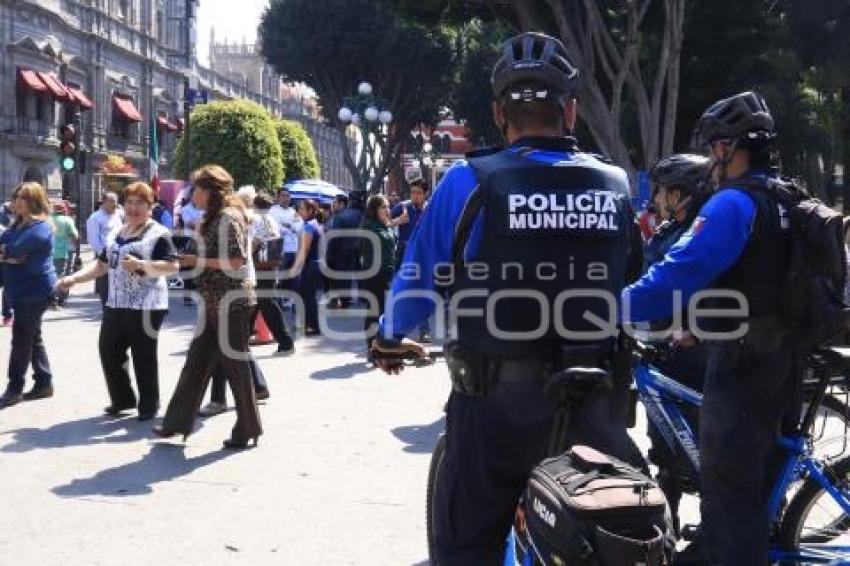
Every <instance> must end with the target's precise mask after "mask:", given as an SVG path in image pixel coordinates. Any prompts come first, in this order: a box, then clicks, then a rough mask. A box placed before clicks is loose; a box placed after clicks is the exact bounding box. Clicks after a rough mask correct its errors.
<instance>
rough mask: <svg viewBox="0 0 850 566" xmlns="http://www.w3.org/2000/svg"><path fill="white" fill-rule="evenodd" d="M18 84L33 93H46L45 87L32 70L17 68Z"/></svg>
mask: <svg viewBox="0 0 850 566" xmlns="http://www.w3.org/2000/svg"><path fill="white" fill-rule="evenodd" d="M18 84H19V85H20V86H22V87H24V88H26V89H29V90H31V91H34V92H40V93H45V92H47V85H46V84H44V83H43V82H42V81H41V79H40V78H38V73H36V72H35V71H33V70H32V69H23V68H21V67H18Z"/></svg>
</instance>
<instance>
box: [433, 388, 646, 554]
mask: <svg viewBox="0 0 850 566" xmlns="http://www.w3.org/2000/svg"><path fill="white" fill-rule="evenodd" d="M553 413H554V408H553V406H552V405H551V403H550V402H549V400H548V399H547V398H546V397H545V396H544V395H543V392H542V387H541V386H540V385H539V384H534V383H520V384H503V385H499V386H496V387H495V388H494V391H492V392H491V393H490V394H489V395H488V396H486V397H470V396H467V395H463V394H460V393H452V395H451V397H450V398H449V404H448V408H447V415H446V452H445V456H444V459H443V467H442V468H441V470H440V475H439V476H438V481H437V485H436V491H435V493H434V513H435V516H434V531H435V538H436V545H437V554H438V561H439V564H440V565H441V566H454V565H470V566H484V565H498V564H501V563H502V560H503V557H504V552H505V538H506V537H507V535H508V532H509V531H510V528H511V525H512V523H513V519H514V514H515V512H516V508H517V503H518V502H519V498H520V496H521V495H522V492H523V490H524V489H525V486H526V480H527V479H528V476H529V474H530V473H531V470H532V469H534V467H535V466H536V465H537V464H538V463H539V462H540V461H541V460H542V459H543V458H544V457H546V456H547V454H546V449H547V447H548V442H549V435H550V430H551V428H552V420H553ZM568 441H569V444H570V445H572V444H577V443H580V444H586V445H589V446H592V447H594V448H596V449H597V450H600V451H602V452H605V453H607V454H609V455H611V456H614V457H616V458H619V459H621V460H625V461H627V462H630V463H632V464H633V465H635V466H638V467H640V468H645V462H644V461H643V458H642V457H641V454H640V451H639V450H638V448H637V446H636V445H635V444H634V442H632V440H631V438H629V436H628V434H627V432H626V422H625V415H621V414H618V412H617V411H615V410H614V409H612V397H611V394H610V393H603V392H600V393H597V394H595V395H593V396H591V397H589V398H587V399H585V400H584V401H583V403H582V405H581V407H578V408H576V410H575V411H574V412H573V413H572V415H571V418H570V438H568Z"/></svg>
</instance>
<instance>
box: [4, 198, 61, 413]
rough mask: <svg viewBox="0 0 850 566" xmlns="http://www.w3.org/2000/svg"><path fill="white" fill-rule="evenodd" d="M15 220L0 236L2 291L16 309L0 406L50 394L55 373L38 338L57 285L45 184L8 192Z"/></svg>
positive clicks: (7, 405) (41, 341)
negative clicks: (28, 384) (28, 383)
mask: <svg viewBox="0 0 850 566" xmlns="http://www.w3.org/2000/svg"><path fill="white" fill-rule="evenodd" d="M12 210H13V211H14V213H15V220H14V221H13V222H12V225H11V226H9V228H8V229H7V230H6V231H5V232H3V235H2V236H0V260H2V261H3V263H4V266H3V284H4V292H5V293H6V296H7V297H8V299H9V302H10V303H11V306H12V308H13V309H15V318H14V322H13V323H12V349H11V352H10V354H9V384H8V386H7V387H6V392H5V393H4V394H3V396H2V397H0V409H2V408H5V407H10V406H12V405H15V404H17V403H19V402H20V401H22V400H26V401H31V400H34V399H44V398H46V397H52V396H53V374H52V373H51V371H50V362H49V361H48V360H47V350H46V349H45V347H44V341H43V340H42V338H41V318H42V316H43V315H44V311H45V310H46V309H47V305H48V302H49V300H50V297H51V296H52V294H53V289H54V287H55V285H56V270H55V268H54V267H53V227H52V226H51V225H50V223H49V221H48V214H49V213H50V203H49V202H48V200H47V193H46V192H45V190H44V187H42V186H41V185H39V184H38V183H22V184H20V185H18V186H17V188H15V191H14V193H12ZM30 362H32V369H33V374H34V376H33V377H34V379H35V385H34V386H33V388H32V390H30V391H29V392H27V393H24V392H23V390H24V378H25V376H26V372H27V367H29V365H30Z"/></svg>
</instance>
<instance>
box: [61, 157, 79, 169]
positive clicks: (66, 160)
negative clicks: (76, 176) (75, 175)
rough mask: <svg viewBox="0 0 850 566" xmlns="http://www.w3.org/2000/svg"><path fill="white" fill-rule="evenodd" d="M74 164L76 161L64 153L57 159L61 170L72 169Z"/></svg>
mask: <svg viewBox="0 0 850 566" xmlns="http://www.w3.org/2000/svg"><path fill="white" fill-rule="evenodd" d="M76 165H77V161H76V160H75V159H74V158H73V157H71V156H70V155H66V156H64V157H62V158H61V159H59V166H60V167H62V170H63V171H73V170H74V167H76Z"/></svg>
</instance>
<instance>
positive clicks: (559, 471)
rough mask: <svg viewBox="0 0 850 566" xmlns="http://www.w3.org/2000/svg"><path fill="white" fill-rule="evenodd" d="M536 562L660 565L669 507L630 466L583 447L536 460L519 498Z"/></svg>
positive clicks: (666, 547) (667, 552) (666, 553)
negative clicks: (521, 499)
mask: <svg viewBox="0 0 850 566" xmlns="http://www.w3.org/2000/svg"><path fill="white" fill-rule="evenodd" d="M523 504H524V506H525V524H526V530H527V533H526V536H527V537H528V541H529V542H530V545H531V548H532V549H533V552H534V553H535V554H536V557H537V560H538V561H539V562H540V563H542V564H543V565H544V566H549V565H556V564H570V565H589V566H637V565H646V566H662V565H667V564H669V563H670V559H671V556H672V551H673V540H674V539H673V537H672V535H671V533H670V532H669V528H668V520H667V501H666V499H665V498H664V493H663V492H662V491H661V489H660V488H659V487H658V485H657V484H656V483H655V482H654V481H653V480H652V479H650V478H649V477H648V476H646V475H644V474H643V473H641V472H640V471H638V470H637V469H635V468H634V467H632V466H630V465H628V464H626V463H624V462H621V461H619V460H616V459H614V458H611V457H610V456H606V455H605V454H602V453H600V452H597V451H596V450H593V449H592V448H589V447H587V446H574V447H573V448H572V449H571V450H569V451H567V452H566V453H564V454H562V455H561V456H557V457H555V458H549V459H547V460H544V461H543V462H541V463H540V464H539V465H538V466H537V467H536V468H535V469H534V471H533V472H532V474H531V477H530V478H529V481H528V486H527V488H526V491H525V496H524V500H523Z"/></svg>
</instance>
